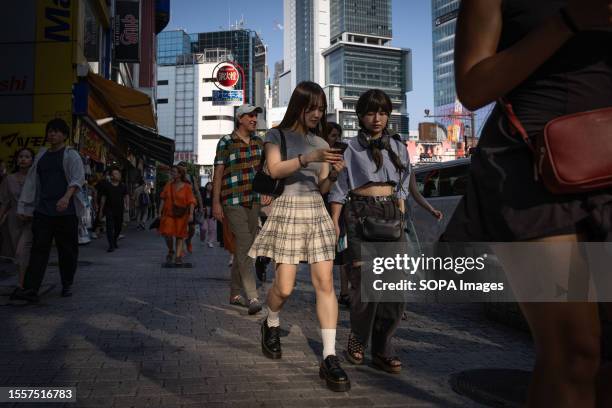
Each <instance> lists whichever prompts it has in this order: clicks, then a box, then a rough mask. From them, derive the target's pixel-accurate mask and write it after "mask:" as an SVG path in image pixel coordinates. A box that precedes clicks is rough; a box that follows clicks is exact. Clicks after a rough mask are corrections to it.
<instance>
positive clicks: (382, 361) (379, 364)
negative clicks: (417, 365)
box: [372, 354, 402, 374]
mask: <svg viewBox="0 0 612 408" xmlns="http://www.w3.org/2000/svg"><path fill="white" fill-rule="evenodd" d="M372 364H373V365H374V367H376V368H378V369H380V370H383V371H386V372H388V373H390V374H399V373H400V372H401V371H402V361H401V360H400V359H399V358H397V357H383V356H381V355H379V354H376V355H374V356H372Z"/></svg>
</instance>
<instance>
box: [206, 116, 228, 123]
mask: <svg viewBox="0 0 612 408" xmlns="http://www.w3.org/2000/svg"><path fill="white" fill-rule="evenodd" d="M202 120H228V121H230V122H233V121H234V118H233V117H232V116H227V115H219V116H202Z"/></svg>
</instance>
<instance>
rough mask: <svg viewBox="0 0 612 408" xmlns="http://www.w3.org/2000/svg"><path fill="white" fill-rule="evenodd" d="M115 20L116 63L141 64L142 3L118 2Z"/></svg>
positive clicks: (132, 1)
mask: <svg viewBox="0 0 612 408" xmlns="http://www.w3.org/2000/svg"><path fill="white" fill-rule="evenodd" d="M114 19H115V20H114V25H115V27H114V35H113V45H114V48H115V53H114V60H115V62H140V1H139V0H117V1H116V3H115V17H114Z"/></svg>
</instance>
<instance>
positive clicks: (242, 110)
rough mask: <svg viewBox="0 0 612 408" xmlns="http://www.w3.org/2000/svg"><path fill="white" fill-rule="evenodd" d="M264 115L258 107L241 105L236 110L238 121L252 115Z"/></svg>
mask: <svg viewBox="0 0 612 408" xmlns="http://www.w3.org/2000/svg"><path fill="white" fill-rule="evenodd" d="M253 112H255V113H262V112H263V110H262V109H261V108H260V107H258V106H253V105H241V106H240V107H239V108H238V109H236V119H240V118H241V117H243V116H244V115H248V114H250V113H253Z"/></svg>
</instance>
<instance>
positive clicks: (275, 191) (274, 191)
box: [253, 129, 287, 197]
mask: <svg viewBox="0 0 612 408" xmlns="http://www.w3.org/2000/svg"><path fill="white" fill-rule="evenodd" d="M278 131H279V133H280V137H281V159H282V160H283V161H285V160H287V141H286V140H285V134H284V133H283V131H282V130H281V129H278ZM266 167H267V163H266V149H265V146H264V149H263V151H262V153H261V162H260V163H259V170H258V171H257V173H255V178H254V179H253V191H254V192H256V193H259V194H264V195H269V196H274V197H278V196H280V195H281V194H283V190H284V189H285V180H283V179H280V180H276V179H273V178H272V176H270V175H269V174H268V173H267V172H266Z"/></svg>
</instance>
